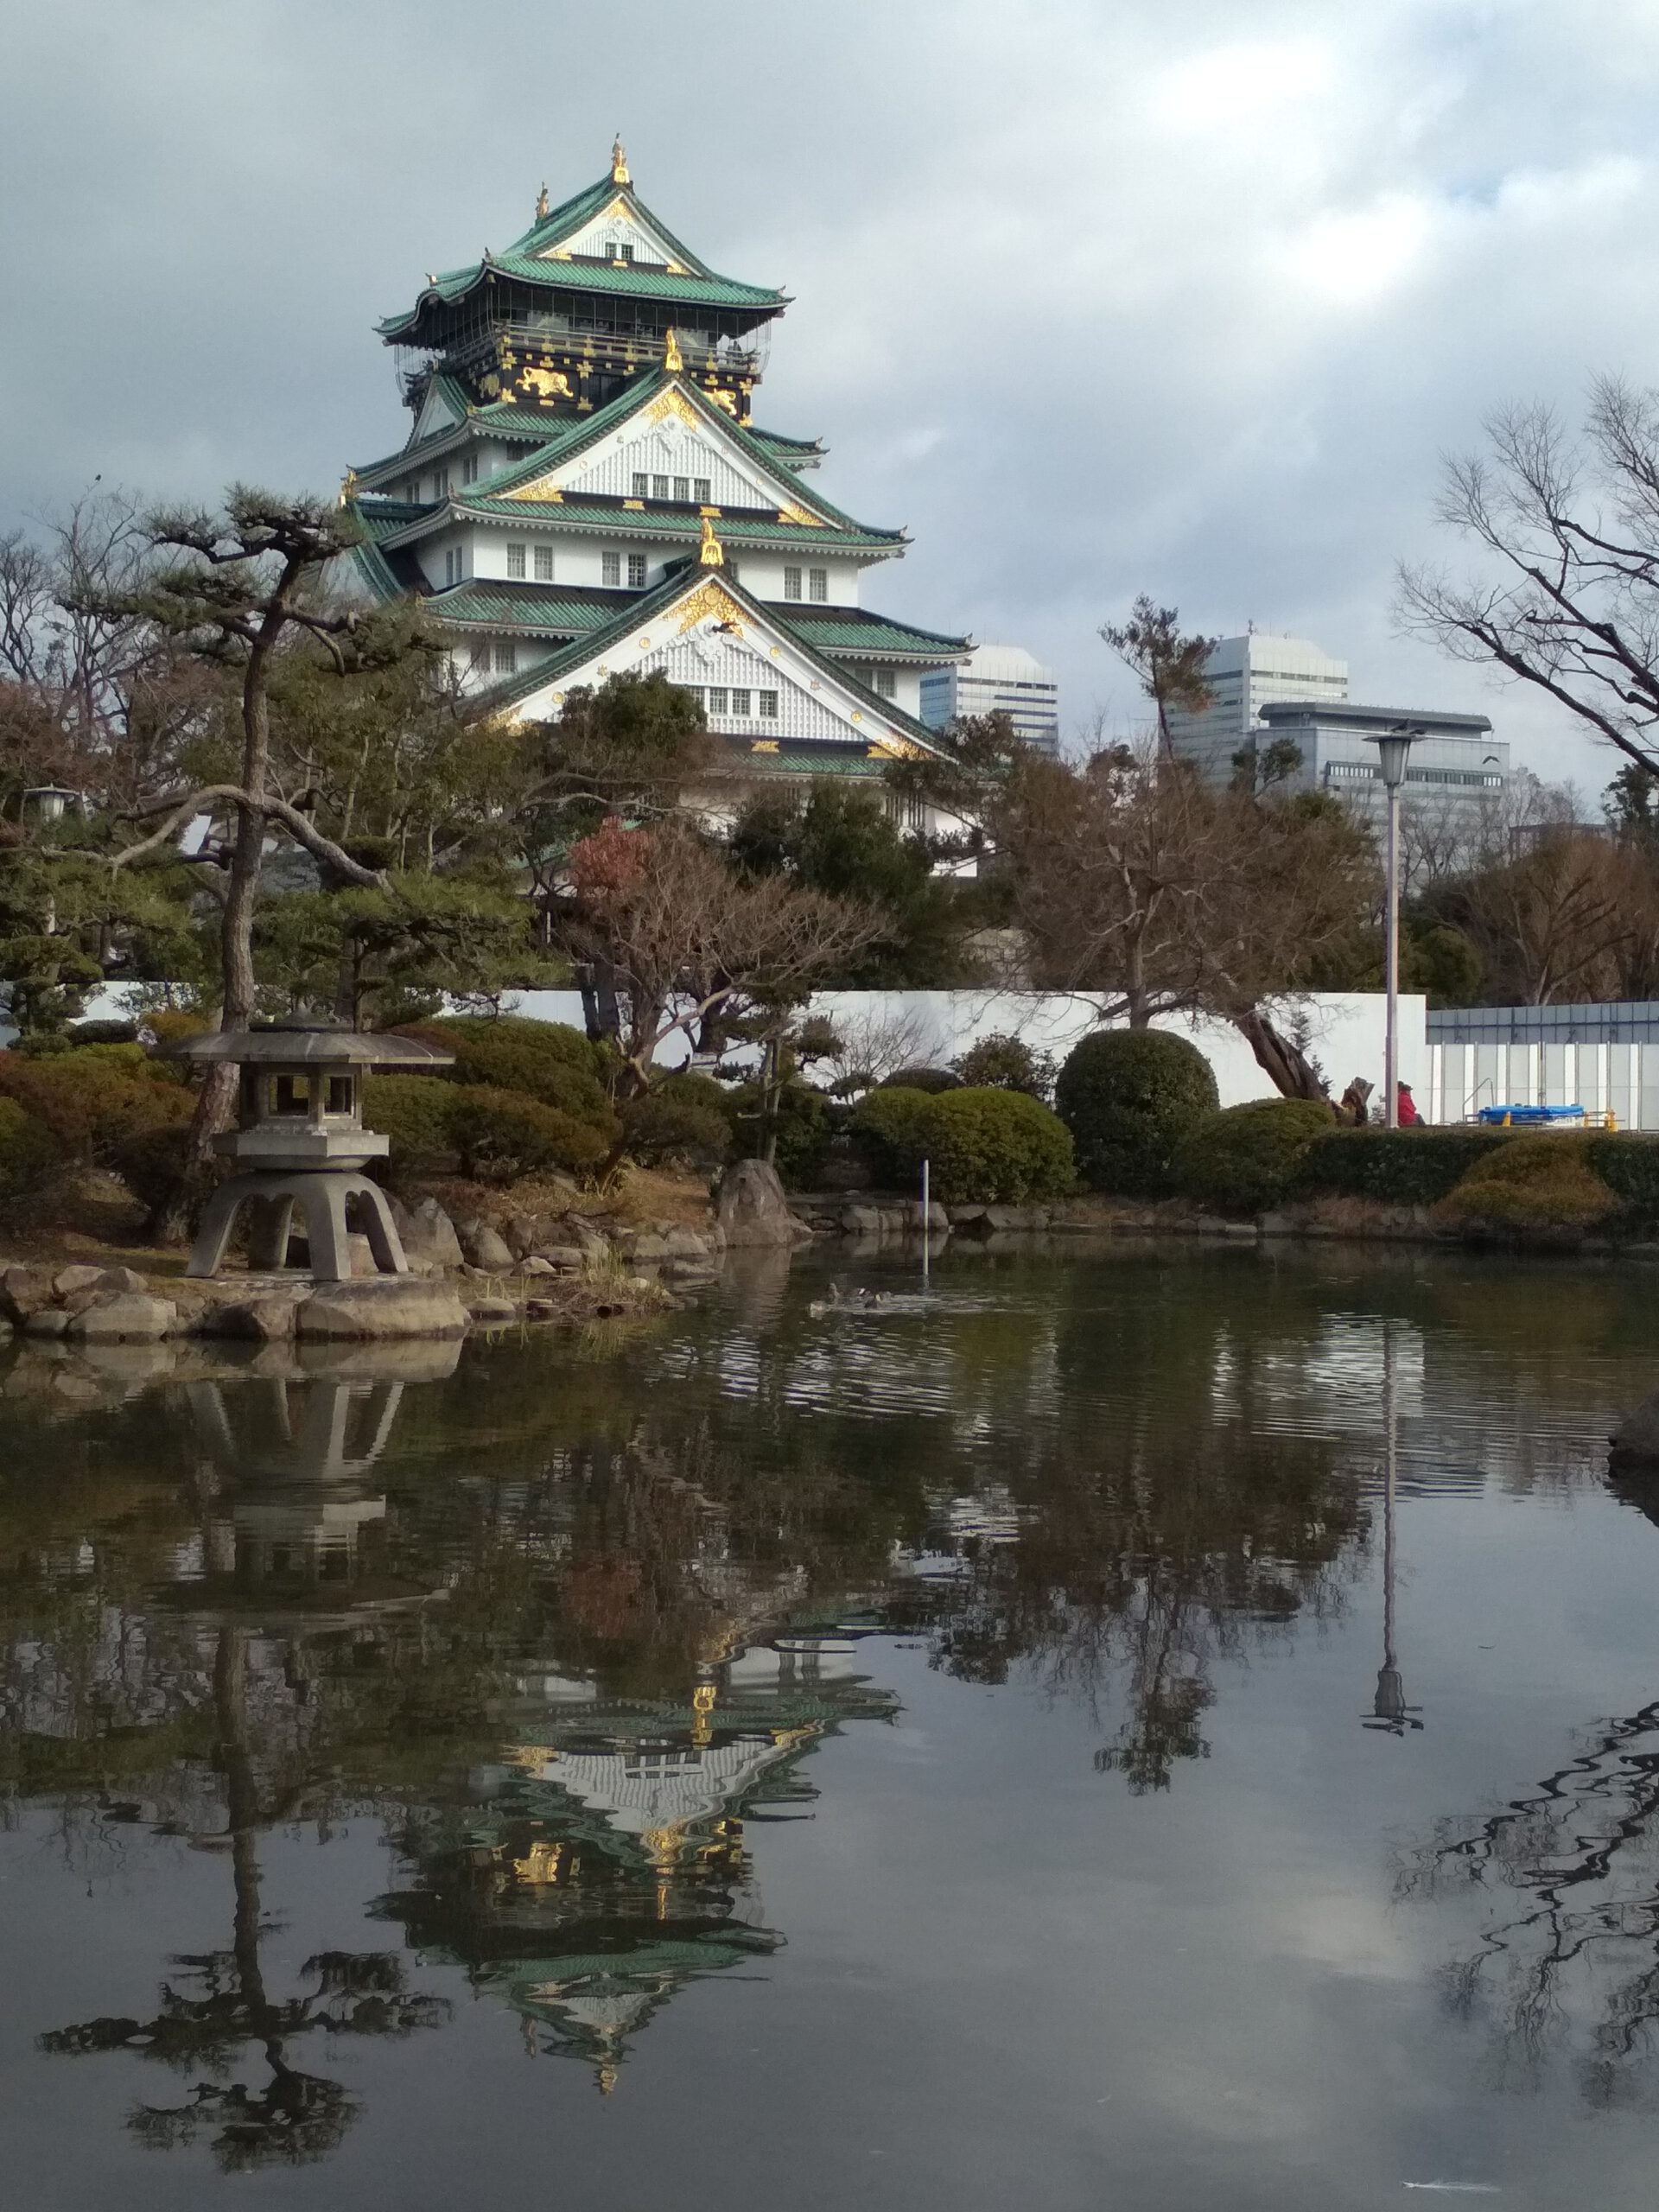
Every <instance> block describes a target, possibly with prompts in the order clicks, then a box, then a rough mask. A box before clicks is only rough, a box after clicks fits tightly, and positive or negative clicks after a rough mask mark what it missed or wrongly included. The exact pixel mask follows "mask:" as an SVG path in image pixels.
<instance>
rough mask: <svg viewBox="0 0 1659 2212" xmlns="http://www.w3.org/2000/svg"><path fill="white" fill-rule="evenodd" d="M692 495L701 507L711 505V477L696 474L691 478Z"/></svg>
mask: <svg viewBox="0 0 1659 2212" xmlns="http://www.w3.org/2000/svg"><path fill="white" fill-rule="evenodd" d="M691 496H692V498H693V499H695V500H696V503H697V505H699V506H700V507H706V506H707V505H709V479H708V478H707V477H706V476H694V477H693V478H692V479H691Z"/></svg>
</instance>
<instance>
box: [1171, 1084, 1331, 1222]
mask: <svg viewBox="0 0 1659 2212" xmlns="http://www.w3.org/2000/svg"><path fill="white" fill-rule="evenodd" d="M1331 1124H1332V1108H1331V1107H1329V1106H1327V1105H1326V1104H1325V1103H1324V1102H1323V1100H1320V1099H1313V1098H1254V1099H1251V1100H1250V1101H1249V1103H1248V1104H1247V1105H1243V1106H1226V1107H1224V1108H1223V1109H1221V1111H1220V1112H1219V1113H1216V1114H1210V1115H1207V1116H1205V1119H1204V1120H1203V1121H1202V1122H1199V1123H1198V1127H1197V1128H1196V1129H1194V1130H1193V1131H1192V1135H1190V1136H1189V1137H1187V1138H1186V1139H1185V1141H1184V1142H1183V1144H1182V1146H1181V1147H1180V1149H1179V1152H1178V1153H1177V1154H1176V1155H1175V1182H1176V1187H1177V1189H1178V1190H1179V1192H1180V1193H1181V1195H1182V1197H1183V1198H1191V1199H1192V1200H1193V1201H1194V1203H1195V1204H1197V1205H1201V1206H1204V1207H1205V1208H1206V1209H1207V1210H1208V1211H1210V1212H1211V1213H1224V1214H1250V1213H1261V1212H1262V1211H1264V1210H1265V1209H1266V1208H1267V1207H1269V1206H1276V1205H1281V1204H1282V1203H1283V1201H1284V1200H1285V1199H1286V1198H1287V1197H1288V1196H1289V1194H1290V1192H1291V1190H1292V1188H1293V1186H1294V1183H1295V1181H1296V1177H1297V1174H1298V1172H1299V1170H1300V1167H1301V1164H1302V1161H1303V1160H1304V1159H1305V1158H1306V1154H1307V1150H1308V1147H1309V1146H1310V1145H1312V1144H1313V1143H1314V1142H1315V1141H1317V1140H1318V1139H1319V1137H1321V1136H1323V1135H1324V1134H1325V1131H1326V1130H1327V1129H1328V1128H1330V1127H1331Z"/></svg>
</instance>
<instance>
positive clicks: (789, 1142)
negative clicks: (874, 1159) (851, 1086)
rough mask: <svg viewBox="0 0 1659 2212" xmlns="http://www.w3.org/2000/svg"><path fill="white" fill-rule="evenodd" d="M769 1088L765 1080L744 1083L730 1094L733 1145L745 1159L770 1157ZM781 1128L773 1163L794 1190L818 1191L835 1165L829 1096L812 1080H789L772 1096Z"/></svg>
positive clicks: (727, 1100) (775, 1121) (727, 1098)
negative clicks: (831, 1158) (832, 1162)
mask: <svg viewBox="0 0 1659 2212" xmlns="http://www.w3.org/2000/svg"><path fill="white" fill-rule="evenodd" d="M766 1104H767V1099H766V1087H765V1086H764V1085H763V1084H759V1083H741V1084H736V1085H734V1087H733V1088H732V1089H731V1090H728V1091H727V1092H726V1094H725V1105H726V1112H727V1114H728V1116H729V1118H730V1121H731V1124H732V1131H733V1145H732V1149H733V1152H734V1155H735V1156H736V1157H737V1158H738V1159H740V1160H759V1159H761V1158H763V1157H764V1156H765V1152H766ZM772 1116H773V1124H774V1127H775V1128H776V1131H777V1137H776V1143H775V1145H774V1147H773V1151H772V1165H773V1166H774V1167H776V1169H777V1170H778V1174H779V1179H780V1181H781V1182H782V1183H783V1185H784V1187H785V1189H786V1190H790V1191H810V1190H813V1189H816V1187H817V1184H818V1182H819V1180H820V1179H821V1178H822V1176H823V1171H824V1168H825V1166H827V1165H828V1163H829V1147H830V1145H831V1143H832V1142H833V1141H834V1138H835V1135H836V1124H835V1122H834V1120H833V1118H832V1116H831V1113H830V1107H829V1098H828V1097H827V1096H826V1095H825V1094H824V1093H823V1091H822V1090H818V1089H817V1086H816V1085H815V1084H810V1083H786V1084H784V1085H783V1087H782V1088H781V1090H778V1091H776V1092H775V1093H774V1094H773V1096H772Z"/></svg>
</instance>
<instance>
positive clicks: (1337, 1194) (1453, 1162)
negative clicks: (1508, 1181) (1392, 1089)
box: [1296, 1128, 1515, 1206]
mask: <svg viewBox="0 0 1659 2212" xmlns="http://www.w3.org/2000/svg"><path fill="white" fill-rule="evenodd" d="M1514 1138H1515V1132H1514V1130H1512V1129H1493V1128H1439V1129H1425V1128H1414V1129H1386V1128H1361V1129H1332V1130H1329V1131H1328V1132H1327V1133H1326V1134H1325V1135H1324V1136H1321V1137H1316V1138H1315V1140H1314V1141H1313V1144H1311V1145H1310V1146H1309V1147H1308V1149H1307V1152H1306V1154H1305V1155H1304V1157H1303V1160H1302V1164H1301V1167H1300V1171H1299V1173H1298V1174H1297V1178H1296V1195H1297V1197H1299V1198H1370V1199H1374V1200H1375V1201H1376V1203H1377V1204H1378V1205H1387V1206H1432V1205H1435V1204H1437V1203H1438V1201H1439V1200H1440V1199H1441V1198H1445V1196H1446V1193H1447V1192H1448V1191H1451V1190H1452V1189H1454V1188H1455V1187H1456V1185H1458V1184H1459V1183H1460V1182H1461V1181H1462V1180H1463V1178H1464V1177H1465V1175H1466V1174H1467V1173H1469V1171H1470V1169H1471V1167H1475V1166H1478V1165H1479V1164H1480V1162H1481V1161H1482V1160H1485V1159H1487V1158H1489V1157H1490V1156H1491V1154H1493V1153H1494V1152H1497V1151H1498V1150H1500V1149H1501V1148H1502V1147H1503V1146H1504V1145H1506V1144H1510V1143H1512V1142H1513V1141H1514Z"/></svg>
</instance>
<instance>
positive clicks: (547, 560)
mask: <svg viewBox="0 0 1659 2212" xmlns="http://www.w3.org/2000/svg"><path fill="white" fill-rule="evenodd" d="M536 581H537V583H538V584H550V583H551V582H552V581H553V548H552V547H551V546H550V545H538V546H537V548H536Z"/></svg>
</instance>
